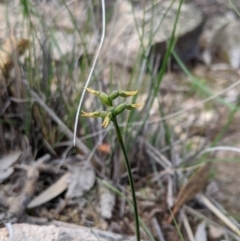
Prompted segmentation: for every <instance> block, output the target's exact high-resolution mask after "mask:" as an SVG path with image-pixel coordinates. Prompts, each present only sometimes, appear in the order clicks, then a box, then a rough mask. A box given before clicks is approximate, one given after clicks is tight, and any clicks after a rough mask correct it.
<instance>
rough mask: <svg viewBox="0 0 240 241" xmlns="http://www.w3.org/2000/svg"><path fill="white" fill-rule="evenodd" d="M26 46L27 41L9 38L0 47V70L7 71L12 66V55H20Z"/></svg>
mask: <svg viewBox="0 0 240 241" xmlns="http://www.w3.org/2000/svg"><path fill="white" fill-rule="evenodd" d="M28 45H29V41H28V40H26V39H20V40H17V39H16V38H15V37H14V36H10V37H9V38H8V39H7V40H6V41H5V42H4V43H3V45H2V46H1V50H0V68H1V69H2V70H7V69H8V68H9V67H10V66H11V65H12V64H13V54H14V53H17V54H22V53H23V52H24V51H25V50H26V48H27V47H28Z"/></svg>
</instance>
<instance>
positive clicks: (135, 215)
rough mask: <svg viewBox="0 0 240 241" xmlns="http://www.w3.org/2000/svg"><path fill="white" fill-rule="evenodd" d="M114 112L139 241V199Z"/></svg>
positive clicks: (113, 120)
mask: <svg viewBox="0 0 240 241" xmlns="http://www.w3.org/2000/svg"><path fill="white" fill-rule="evenodd" d="M112 114H113V115H112V122H113V124H114V127H115V131H116V134H117V139H118V142H119V144H120V147H121V149H122V152H123V155H124V159H125V164H126V167H127V172H128V179H129V183H130V187H131V193H132V200H133V209H134V218H135V226H136V236H137V241H140V240H141V239H140V229H139V227H140V226H139V216H138V207H137V200H136V195H135V188H134V184H133V177H132V172H131V167H130V162H129V160H128V157H127V152H126V148H125V146H124V143H123V139H122V135H121V131H120V128H119V126H118V122H117V118H116V115H115V114H114V113H112Z"/></svg>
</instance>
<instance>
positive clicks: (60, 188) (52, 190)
mask: <svg viewBox="0 0 240 241" xmlns="http://www.w3.org/2000/svg"><path fill="white" fill-rule="evenodd" d="M68 178H69V173H68V172H67V173H66V174H65V175H63V176H62V177H61V178H60V179H59V180H58V181H57V182H56V183H54V184H53V185H52V186H51V187H49V188H48V189H47V190H45V191H43V192H42V193H41V194H40V195H39V196H37V197H35V198H34V199H33V200H32V201H31V202H30V203H29V205H28V208H34V207H37V206H40V205H42V204H44V203H46V202H48V201H50V200H52V199H53V198H55V197H57V196H58V195H59V194H61V193H62V192H64V191H65V190H66V189H67V188H68Z"/></svg>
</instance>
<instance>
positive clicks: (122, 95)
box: [119, 90, 138, 97]
mask: <svg viewBox="0 0 240 241" xmlns="http://www.w3.org/2000/svg"><path fill="white" fill-rule="evenodd" d="M137 92H138V91H137V90H134V91H123V90H120V91H119V95H120V96H121V97H129V96H133V95H136V94H137Z"/></svg>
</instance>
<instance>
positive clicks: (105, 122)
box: [102, 113, 111, 128]
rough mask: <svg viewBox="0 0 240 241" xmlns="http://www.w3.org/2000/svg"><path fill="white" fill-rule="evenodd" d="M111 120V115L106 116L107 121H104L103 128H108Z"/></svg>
mask: <svg viewBox="0 0 240 241" xmlns="http://www.w3.org/2000/svg"><path fill="white" fill-rule="evenodd" d="M110 120H111V113H108V114H107V115H106V117H105V119H104V120H103V123H102V127H103V128H106V127H107V126H108V124H109V122H110Z"/></svg>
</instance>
